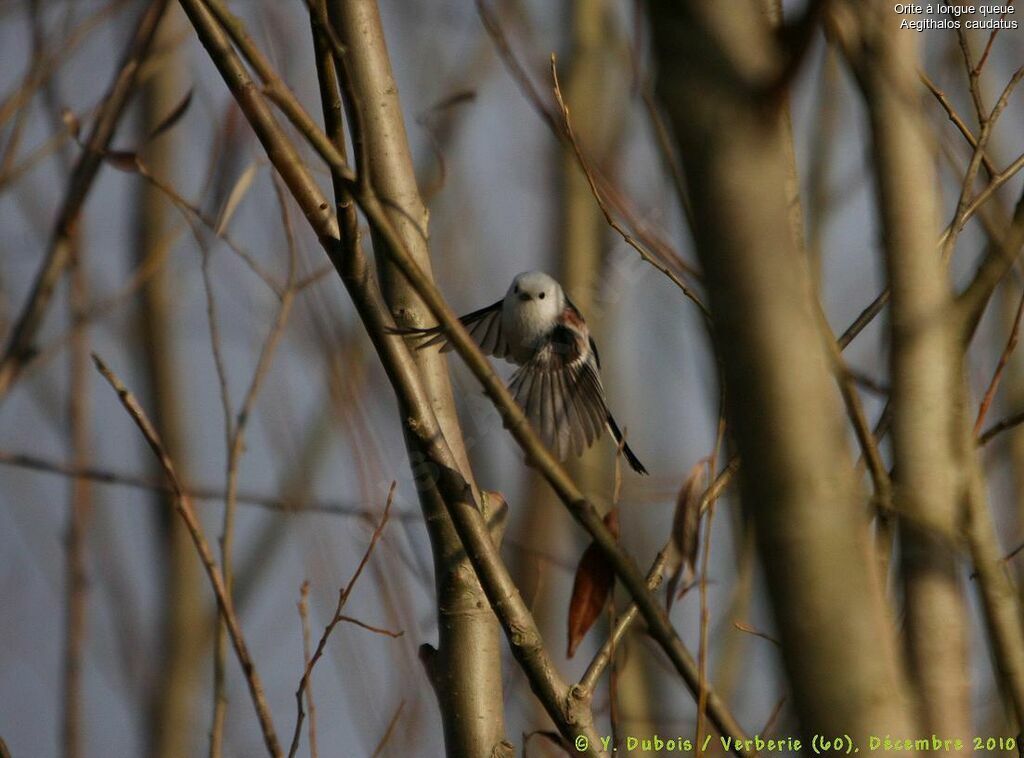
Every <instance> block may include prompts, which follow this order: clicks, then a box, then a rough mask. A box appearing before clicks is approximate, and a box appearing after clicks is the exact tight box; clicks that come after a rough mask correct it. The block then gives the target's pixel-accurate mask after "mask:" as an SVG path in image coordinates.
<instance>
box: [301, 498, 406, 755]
mask: <svg viewBox="0 0 1024 758" xmlns="http://www.w3.org/2000/svg"><path fill="white" fill-rule="evenodd" d="M396 486H397V482H391V487H390V488H389V489H388V497H387V500H386V501H385V503H384V512H383V513H382V514H381V517H380V523H379V524H377V528H376V529H374V530H373V535H371V537H370V543H369V544H368V545H367V546H366V550H365V551H364V552H363V557H362V558H361V559H360V561H359V565H358V566H356V570H355V572H354V573H353V574H352V578H351V579H349V580H348V584H346V585H345V586H344V587H342V588H341V589H340V590H339V591H338V605H337V607H336V608H335V609H334V616H332V617H331V620H330V622H329V623H328V624H327V626H326V627H325V628H324V632H323V634H321V635H320V641H319V642H318V643H317V645H316V651H315V652H314V653H313V655H312V657H310V658H309V660H308V661H306V666H305V668H304V669H303V671H302V678H301V679H299V686H298V689H296V690H295V703H296V707H297V715H296V717H295V730H294V731H293V732H292V745H291V749H290V750H289V751H288V758H293V756H294V755H295V753H296V752H297V751H298V749H299V739H300V737H301V736H302V721H303V719H304V718H305V717H306V711H305V709H304V708H303V707H302V699H303V697H304V695H305V693H306V688H307V687H308V686H309V681H310V677H312V675H313V667H314V666H316V662H317V661H319V660H320V657H321V656H322V655H323V654H324V649H325V648H326V647H327V640H328V639H329V638H330V636H331V632H333V631H334V627H336V626H337V625H338V624H339V623H341V622H342V621H347V622H354V623H356V624H357V625H358V626H361V627H363V628H366V629H370V630H371V631H375V632H383V633H384V634H388V635H389V636H395V637H397V636H399V635H400V634H401V633H400V632H399V633H391V632H385V631H384V630H381V629H377V628H375V627H369V626H368V625H366V624H363V623H361V622H355V620H354V619H352V618H350V617H348V616H345V615H343V614H342V611H343V610H344V608H345V603H347V602H348V598H349V595H351V593H352V589H353V588H354V587H355V584H356V582H357V581H358V580H359V576H360V575H361V574H362V573H363V569H364V568H365V567H366V564H367V562H369V560H370V555H371V554H372V553H373V549H374V548H375V547H376V546H377V542H378V541H379V540H380V538H381V536H382V535H383V534H384V527H385V526H387V523H388V517H389V515H390V514H391V504H392V503H393V502H394V500H395V487H396Z"/></svg>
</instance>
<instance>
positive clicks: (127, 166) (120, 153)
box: [103, 150, 139, 174]
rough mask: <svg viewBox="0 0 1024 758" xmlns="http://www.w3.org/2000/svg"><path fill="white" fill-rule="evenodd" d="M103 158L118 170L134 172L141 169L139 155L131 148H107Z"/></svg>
mask: <svg viewBox="0 0 1024 758" xmlns="http://www.w3.org/2000/svg"><path fill="white" fill-rule="evenodd" d="M103 158H104V160H106V162H107V163H109V164H110V165H111V166H113V167H114V168H116V169H117V170H118V171H126V172H127V173H129V174H134V173H137V172H138V170H139V156H138V154H137V153H134V152H131V151H129V150H107V152H105V153H104V154H103Z"/></svg>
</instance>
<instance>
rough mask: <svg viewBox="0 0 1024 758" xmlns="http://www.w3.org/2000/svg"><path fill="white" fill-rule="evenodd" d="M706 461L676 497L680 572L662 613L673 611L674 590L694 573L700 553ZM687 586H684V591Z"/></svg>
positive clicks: (671, 584)
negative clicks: (701, 506) (701, 512)
mask: <svg viewBox="0 0 1024 758" xmlns="http://www.w3.org/2000/svg"><path fill="white" fill-rule="evenodd" d="M706 463H707V460H706V459H701V460H700V461H698V462H697V463H696V464H694V466H693V468H691V469H690V473H689V474H688V475H687V477H686V481H684V482H683V486H682V487H680V489H679V494H678V495H677V496H676V512H675V515H674V516H673V518H672V544H673V545H674V546H675V548H676V550H677V551H678V553H679V556H680V563H679V568H677V569H676V571H675V572H674V573H673V574H672V578H671V579H669V581H668V587H667V591H668V596H667V597H666V599H665V610H666V612H669V611H671V610H672V603H673V601H674V600H676V588H677V587H678V586H679V582H680V580H682V579H690V578H692V577H693V576H695V575H696V573H697V553H698V551H699V540H698V539H697V538H698V535H699V534H700V501H701V499H702V498H703V496H704V490H705V489H706V488H707V465H706ZM687 584H688V582H686V581H684V582H683V590H684V591H685V589H686V587H687Z"/></svg>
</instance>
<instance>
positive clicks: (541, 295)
mask: <svg viewBox="0 0 1024 758" xmlns="http://www.w3.org/2000/svg"><path fill="white" fill-rule="evenodd" d="M546 294H547V293H545V292H541V293H540V294H539V295H538V296H537V297H539V298H540V299H541V300H543V299H544V295H546Z"/></svg>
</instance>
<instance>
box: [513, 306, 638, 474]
mask: <svg viewBox="0 0 1024 758" xmlns="http://www.w3.org/2000/svg"><path fill="white" fill-rule="evenodd" d="M591 345H592V342H591V340H590V338H589V336H588V335H587V334H586V332H583V331H579V330H576V329H572V328H570V327H568V326H561V325H560V326H557V327H555V328H554V329H553V330H552V333H551V336H550V337H549V338H548V339H547V340H546V341H545V342H544V344H543V345H542V346H541V347H540V348H539V349H538V350H537V352H536V353H535V354H534V356H533V357H532V358H531V359H530V360H529V361H528V362H527V363H525V364H523V366H522V367H520V368H519V370H518V371H516V372H515V374H513V376H512V380H511V382H510V383H509V389H510V390H511V391H512V394H513V395H514V396H515V399H516V401H517V402H518V403H519V405H520V406H522V408H523V410H524V411H525V413H526V417H527V418H528V419H529V420H530V423H531V424H533V426H534V428H535V429H536V430H537V431H538V432H539V433H540V436H541V439H542V440H544V443H545V444H546V445H547V446H548V447H550V448H551V449H552V450H553V451H554V452H555V454H556V455H557V456H558V458H559V460H565V459H566V458H567V457H568V455H569V452H570V450H571V451H572V452H573V453H575V454H576V455H577V456H578V455H581V454H582V453H583V451H584V450H586V449H587V448H589V447H590V446H591V445H592V444H594V440H596V439H598V438H599V437H600V436H601V432H602V431H603V430H604V428H605V427H606V426H607V427H608V429H609V431H611V433H612V436H613V437H615V441H616V442H617V443H619V444H621V445H622V447H623V453H624V455H625V456H626V460H627V461H628V462H629V465H630V467H632V468H633V470H634V471H637V472H638V473H641V474H646V473H647V469H645V468H644V466H643V464H642V463H640V461H639V459H638V458H637V457H636V456H635V455H634V454H633V451H632V450H631V449H630V447H629V445H627V444H625V441H624V440H623V439H622V433H621V432H620V431H619V427H618V425H617V424H616V423H615V419H613V418H612V414H611V413H610V412H609V410H608V405H607V403H606V402H605V398H604V388H603V387H602V386H601V376H600V374H599V373H598V368H597V353H596V351H595V350H593V349H592V348H591Z"/></svg>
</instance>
